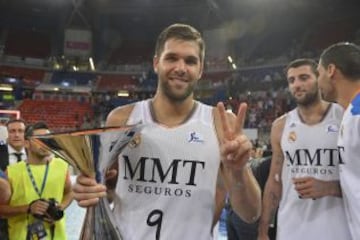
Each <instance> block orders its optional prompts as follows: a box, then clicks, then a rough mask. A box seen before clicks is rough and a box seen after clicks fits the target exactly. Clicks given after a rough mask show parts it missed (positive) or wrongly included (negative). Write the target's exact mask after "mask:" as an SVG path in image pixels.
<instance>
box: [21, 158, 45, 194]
mask: <svg viewBox="0 0 360 240" xmlns="http://www.w3.org/2000/svg"><path fill="white" fill-rule="evenodd" d="M26 169H27V172H28V174H29V177H30V181H31V183H32V185H33V187H34V189H35V192H36V193H37V194H38V196H39V198H41V195H42V193H43V191H44V188H45V184H46V179H47V176H48V172H49V162H46V169H45V173H44V177H43V180H42V184H41V190H39V188H38V187H37V185H36V182H35V179H34V176H33V174H32V172H31V169H30V166H29V163H26Z"/></svg>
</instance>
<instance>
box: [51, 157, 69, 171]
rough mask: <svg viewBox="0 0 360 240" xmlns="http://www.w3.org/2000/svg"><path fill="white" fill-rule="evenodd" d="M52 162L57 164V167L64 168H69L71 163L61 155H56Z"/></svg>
mask: <svg viewBox="0 0 360 240" xmlns="http://www.w3.org/2000/svg"><path fill="white" fill-rule="evenodd" d="M51 164H52V165H56V166H57V167H58V166H59V167H62V168H67V167H68V166H69V164H68V163H67V162H66V161H65V160H63V159H62V158H59V157H55V158H53V159H52V160H51Z"/></svg>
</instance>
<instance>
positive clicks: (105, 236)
mask: <svg viewBox="0 0 360 240" xmlns="http://www.w3.org/2000/svg"><path fill="white" fill-rule="evenodd" d="M141 129H142V125H141V124H137V125H129V126H119V127H105V128H96V129H86V130H79V131H70V132H59V133H50V134H45V135H34V136H32V139H33V140H34V141H36V142H38V143H39V144H41V145H42V146H43V147H45V148H47V149H48V150H49V151H51V152H52V153H53V154H54V155H56V156H57V157H60V158H62V159H63V160H65V161H66V162H68V163H69V164H70V165H71V166H72V167H74V168H75V169H76V170H78V171H80V172H81V173H82V174H84V175H86V176H90V177H95V178H96V180H97V182H99V183H102V184H105V173H106V171H107V170H108V168H109V167H110V166H111V165H113V164H114V163H115V162H116V161H118V156H119V154H120V153H121V151H122V150H123V149H124V148H125V147H126V146H127V145H128V143H130V142H131V141H132V140H133V138H134V136H136V135H137V134H139V132H140V130H141ZM79 239H81V240H100V239H101V240H121V234H120V231H119V229H118V227H117V225H116V223H115V220H114V217H113V215H112V211H111V202H110V201H109V200H108V199H107V198H101V199H100V201H99V203H98V204H97V205H96V206H93V207H89V208H87V210H86V214H85V218H84V222H83V226H82V230H81V235H80V237H79Z"/></svg>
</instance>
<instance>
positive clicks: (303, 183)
mask: <svg viewBox="0 0 360 240" xmlns="http://www.w3.org/2000/svg"><path fill="white" fill-rule="evenodd" d="M293 183H294V187H295V190H296V191H297V192H298V194H299V197H300V198H303V199H309V198H311V199H314V200H315V199H317V198H321V197H324V196H341V191H340V186H339V182H338V181H322V180H319V179H316V178H313V177H301V178H293Z"/></svg>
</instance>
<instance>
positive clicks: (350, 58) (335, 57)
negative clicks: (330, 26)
mask: <svg viewBox="0 0 360 240" xmlns="http://www.w3.org/2000/svg"><path fill="white" fill-rule="evenodd" d="M320 62H321V65H322V66H323V67H325V68H327V67H328V66H329V65H330V64H334V65H335V66H336V68H338V69H339V70H340V71H341V73H342V74H343V75H344V76H345V77H347V78H349V80H359V79H360V47H359V46H358V45H356V44H354V43H349V42H339V43H335V44H333V45H331V46H330V47H328V48H326V49H325V50H324V51H323V52H322V54H321V56H320Z"/></svg>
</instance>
